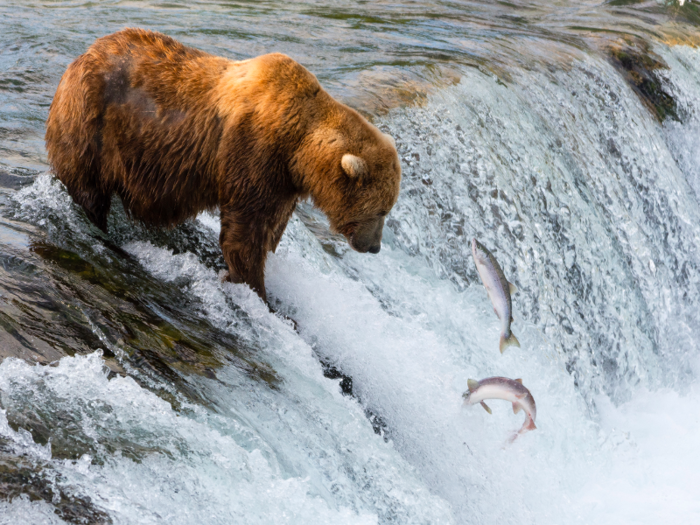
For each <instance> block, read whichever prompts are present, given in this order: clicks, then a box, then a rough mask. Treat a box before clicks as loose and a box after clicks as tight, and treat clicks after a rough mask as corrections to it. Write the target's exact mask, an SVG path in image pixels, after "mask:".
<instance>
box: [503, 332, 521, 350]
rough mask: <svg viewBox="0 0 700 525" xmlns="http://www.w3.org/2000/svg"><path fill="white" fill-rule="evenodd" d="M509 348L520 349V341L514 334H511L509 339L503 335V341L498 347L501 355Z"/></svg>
mask: <svg viewBox="0 0 700 525" xmlns="http://www.w3.org/2000/svg"><path fill="white" fill-rule="evenodd" d="M509 346H517V347H518V348H520V341H518V338H517V337H515V334H514V333H513V332H511V333H510V335H509V336H508V337H506V334H501V340H500V342H499V345H498V347H499V348H500V350H501V353H503V351H504V350H505V349H506V348H508V347H509Z"/></svg>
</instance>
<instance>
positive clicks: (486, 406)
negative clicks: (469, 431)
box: [481, 401, 493, 414]
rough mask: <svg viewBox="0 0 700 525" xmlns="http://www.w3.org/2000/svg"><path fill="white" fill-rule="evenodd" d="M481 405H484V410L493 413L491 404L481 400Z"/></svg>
mask: <svg viewBox="0 0 700 525" xmlns="http://www.w3.org/2000/svg"><path fill="white" fill-rule="evenodd" d="M481 406H482V407H484V410H486V412H488V413H489V414H493V412H491V409H490V408H489V406H488V405H487V404H486V403H484V402H483V401H482V402H481Z"/></svg>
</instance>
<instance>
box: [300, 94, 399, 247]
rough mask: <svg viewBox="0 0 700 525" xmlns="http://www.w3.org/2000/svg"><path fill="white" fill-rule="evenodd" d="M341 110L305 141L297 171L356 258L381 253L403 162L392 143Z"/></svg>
mask: <svg viewBox="0 0 700 525" xmlns="http://www.w3.org/2000/svg"><path fill="white" fill-rule="evenodd" d="M342 108H343V111H342V112H339V113H335V114H334V115H331V118H328V119H327V120H325V121H324V122H323V124H322V125H320V126H318V127H317V128H316V129H314V130H313V132H312V133H310V134H309V135H307V137H306V140H304V141H303V143H302V146H301V148H300V151H299V152H298V154H297V156H296V158H295V166H296V170H295V171H297V173H298V180H301V181H302V182H301V186H302V188H303V190H304V192H305V193H308V194H309V195H310V196H311V198H312V199H313V201H314V204H315V205H316V206H317V207H318V208H320V209H321V210H322V211H323V212H324V213H325V214H326V216H327V217H328V220H329V221H330V225H331V229H332V230H333V231H335V232H338V233H341V234H343V235H344V236H345V238H346V239H347V240H348V242H349V243H350V246H352V248H353V249H355V250H357V251H358V252H361V253H366V252H369V253H378V252H379V250H380V248H381V241H382V231H383V229H384V220H385V218H386V216H387V215H388V213H389V211H390V210H391V208H392V207H393V206H394V204H395V203H396V199H397V198H398V196H399V187H400V185H401V165H400V163H399V156H398V153H397V151H396V144H395V142H394V139H393V138H392V137H390V136H389V135H387V134H385V133H382V132H381V131H380V130H379V129H377V128H376V127H375V126H373V125H372V124H370V123H369V122H368V121H367V120H365V119H364V118H363V117H362V116H361V115H359V114H358V113H357V112H355V111H354V110H351V109H350V108H347V107H345V106H342Z"/></svg>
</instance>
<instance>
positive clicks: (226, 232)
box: [219, 207, 267, 302]
mask: <svg viewBox="0 0 700 525" xmlns="http://www.w3.org/2000/svg"><path fill="white" fill-rule="evenodd" d="M243 217H244V215H243V214H241V213H237V212H236V211H234V210H232V209H230V208H228V207H224V208H222V209H221V234H220V236H219V243H220V244H221V251H222V252H223V255H224V260H225V261H226V264H227V265H228V270H229V271H228V276H227V278H228V280H229V281H231V282H234V283H246V284H247V285H248V286H250V287H251V288H252V289H253V290H254V291H255V292H256V293H257V294H258V295H259V296H260V298H261V299H262V300H263V301H265V302H267V296H266V294H265V259H266V256H267V251H266V250H265V246H266V242H265V241H266V239H265V236H264V232H263V231H262V230H263V228H262V225H264V224H265V222H264V220H259V219H258V220H256V219H255V218H253V217H245V219H244V218H243Z"/></svg>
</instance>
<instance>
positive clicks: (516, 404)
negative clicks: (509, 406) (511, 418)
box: [513, 403, 522, 414]
mask: <svg viewBox="0 0 700 525" xmlns="http://www.w3.org/2000/svg"><path fill="white" fill-rule="evenodd" d="M521 410H522V408H521V407H520V405H519V404H518V403H513V414H517V413H518V412H520V411H521Z"/></svg>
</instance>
